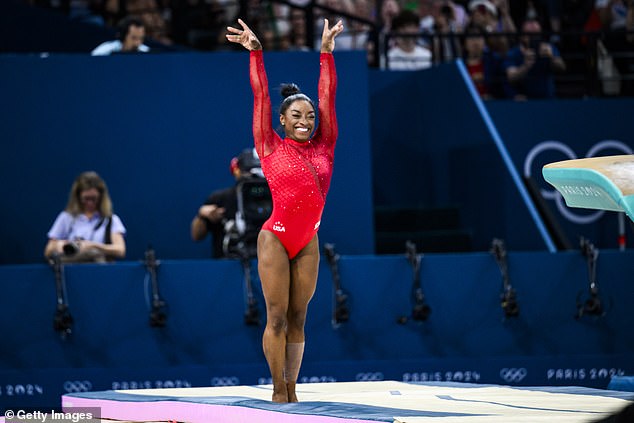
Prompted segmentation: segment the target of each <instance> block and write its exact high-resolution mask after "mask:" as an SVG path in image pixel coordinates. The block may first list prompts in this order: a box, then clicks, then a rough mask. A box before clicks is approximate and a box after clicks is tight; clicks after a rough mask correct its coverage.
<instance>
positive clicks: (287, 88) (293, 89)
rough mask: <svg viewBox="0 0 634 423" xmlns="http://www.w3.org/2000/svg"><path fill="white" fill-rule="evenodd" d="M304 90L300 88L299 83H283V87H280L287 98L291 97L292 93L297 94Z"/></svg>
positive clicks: (283, 95)
mask: <svg viewBox="0 0 634 423" xmlns="http://www.w3.org/2000/svg"><path fill="white" fill-rule="evenodd" d="M301 92H302V91H301V90H300V89H299V87H298V86H297V84H293V83H290V84H283V85H282V87H281V89H280V93H281V94H282V97H283V98H287V97H290V96H292V95H295V94H299V93H301Z"/></svg>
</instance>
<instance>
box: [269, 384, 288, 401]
mask: <svg viewBox="0 0 634 423" xmlns="http://www.w3.org/2000/svg"><path fill="white" fill-rule="evenodd" d="M272 401H273V402H288V391H287V390H286V384H281V385H280V386H279V387H276V386H274V387H273V398H272Z"/></svg>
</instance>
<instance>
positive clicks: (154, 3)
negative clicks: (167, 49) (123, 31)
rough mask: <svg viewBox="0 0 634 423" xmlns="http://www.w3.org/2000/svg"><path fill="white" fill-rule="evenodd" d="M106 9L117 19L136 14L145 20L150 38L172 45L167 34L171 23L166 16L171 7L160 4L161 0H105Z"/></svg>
mask: <svg viewBox="0 0 634 423" xmlns="http://www.w3.org/2000/svg"><path fill="white" fill-rule="evenodd" d="M104 1H105V6H104V8H105V11H106V13H107V14H108V15H109V16H112V17H114V18H115V19H118V18H121V17H124V16H136V17H138V19H140V20H141V21H142V22H143V25H144V27H145V32H146V35H147V37H148V38H151V39H153V40H156V41H158V42H160V43H162V44H165V45H171V44H172V40H171V39H170V38H169V37H168V36H167V32H168V28H169V24H168V22H167V21H166V19H165V17H166V16H170V14H171V9H170V8H168V7H163V6H162V5H160V3H159V0H125V1H121V0H104Z"/></svg>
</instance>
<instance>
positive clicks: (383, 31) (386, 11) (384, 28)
mask: <svg viewBox="0 0 634 423" xmlns="http://www.w3.org/2000/svg"><path fill="white" fill-rule="evenodd" d="M399 13H401V5H400V3H399V2H398V1H397V0H383V2H382V3H381V9H380V12H379V17H378V22H377V30H376V35H375V36H374V37H371V38H370V39H369V41H368V46H367V48H368V63H369V64H370V65H371V66H374V67H379V66H381V67H385V63H384V62H385V57H387V50H388V49H389V46H388V42H391V41H392V40H390V39H389V34H390V33H391V32H392V21H393V20H394V18H395V17H396V16H398V14H399ZM391 44H392V45H393V42H392V43H391Z"/></svg>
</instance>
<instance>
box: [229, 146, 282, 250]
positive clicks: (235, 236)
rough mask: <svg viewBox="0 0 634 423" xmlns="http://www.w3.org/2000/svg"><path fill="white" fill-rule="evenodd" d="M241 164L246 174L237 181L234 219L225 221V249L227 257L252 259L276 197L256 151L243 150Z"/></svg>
mask: <svg viewBox="0 0 634 423" xmlns="http://www.w3.org/2000/svg"><path fill="white" fill-rule="evenodd" d="M238 163H239V166H240V170H241V171H242V174H243V175H246V176H242V177H241V178H240V179H239V180H238V181H237V183H236V196H237V210H236V215H235V219H231V220H227V221H225V237H224V239H223V252H224V254H225V256H226V257H233V258H235V257H238V258H253V257H256V256H257V239H258V233H259V232H260V229H261V228H262V225H263V224H264V222H265V221H266V219H268V218H269V216H270V215H271V211H272V210H273V199H272V198H271V191H270V189H269V185H268V183H267V182H266V179H264V176H263V174H262V168H261V165H260V160H259V158H257V156H256V155H255V153H254V152H253V151H252V150H245V151H243V152H242V153H241V154H240V156H239V157H238Z"/></svg>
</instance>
